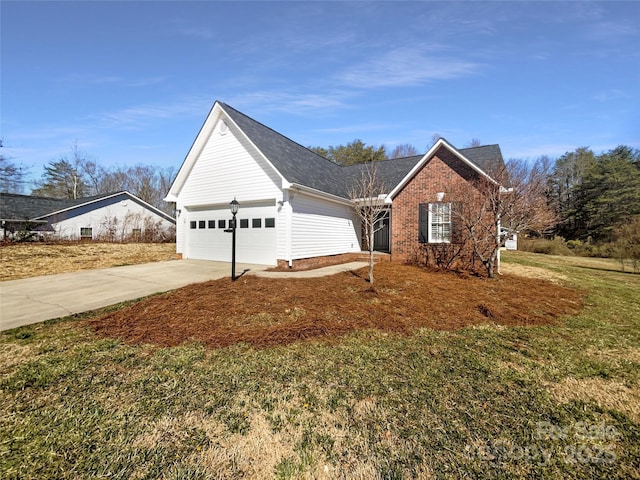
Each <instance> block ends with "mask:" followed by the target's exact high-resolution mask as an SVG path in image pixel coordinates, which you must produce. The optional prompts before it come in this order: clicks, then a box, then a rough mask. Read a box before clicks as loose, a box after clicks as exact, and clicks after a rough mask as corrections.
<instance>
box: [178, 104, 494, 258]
mask: <svg viewBox="0 0 640 480" xmlns="http://www.w3.org/2000/svg"><path fill="white" fill-rule="evenodd" d="M502 163H503V160H502V154H501V152H500V148H499V146H498V145H489V146H483V147H475V148H465V149H456V148H454V147H453V146H452V145H451V144H450V143H449V142H447V141H446V140H445V139H442V138H441V139H439V140H438V141H437V142H436V143H435V144H434V145H433V147H431V148H430V149H429V151H428V152H427V153H426V154H424V155H418V156H413V157H407V158H401V159H393V160H386V161H382V162H376V167H377V174H378V175H379V176H380V177H381V178H382V179H383V180H384V182H385V184H386V185H388V186H389V191H388V193H387V195H386V196H385V198H384V202H385V204H386V205H387V206H388V214H387V215H385V217H384V218H382V219H381V220H380V225H379V227H381V228H380V229H379V230H378V232H377V233H376V235H375V244H374V248H375V249H376V250H380V251H386V252H389V253H390V255H391V258H392V260H394V261H405V260H409V259H410V258H411V256H412V255H414V254H415V251H416V249H417V248H419V247H420V245H421V243H424V242H447V241H449V240H450V235H451V215H449V214H448V212H447V208H448V207H447V205H448V204H447V203H446V199H443V195H444V194H445V192H449V191H451V188H452V187H454V186H457V185H462V186H465V185H466V186H467V187H468V185H469V182H470V181H471V180H472V179H473V178H475V177H477V176H485V177H488V174H487V173H486V172H488V171H490V170H491V168H493V166H495V165H499V164H502ZM362 168H364V167H363V166H362V165H354V166H348V167H342V166H339V165H336V164H335V163H333V162H331V161H329V160H327V159H326V158H324V157H322V156H320V155H318V154H316V153H315V152H313V151H311V150H309V149H307V148H305V147H303V146H302V145H299V144H298V143H296V142H294V141H292V140H290V139H288V138H287V137H285V136H283V135H281V134H280V133H278V132H276V131H274V130H272V129H270V128H269V127H267V126H265V125H263V124H261V123H259V122H257V121H256V120H254V119H252V118H250V117H248V116H246V115H245V114H243V113H241V112H239V111H237V110H235V109H234V108H232V107H230V106H229V105H226V104H224V103H221V102H216V103H215V104H214V105H213V107H212V109H211V111H210V112H209V115H208V116H207V118H206V120H205V122H204V124H203V126H202V128H201V130H200V132H199V133H198V135H197V137H196V139H195V141H194V143H193V145H192V146H191V149H190V150H189V152H188V154H187V156H186V158H185V160H184V162H183V164H182V166H181V167H180V170H179V171H178V174H177V176H176V178H175V180H174V182H173V184H172V185H171V188H170V190H169V192H168V194H167V196H166V198H165V200H166V201H169V202H175V204H176V212H177V218H176V219H177V224H176V234H177V238H176V248H177V253H179V254H182V256H183V258H195V259H207V260H218V261H229V259H230V258H231V238H230V236H229V235H228V234H227V233H226V232H225V229H226V228H227V227H228V226H229V223H228V222H229V219H230V217H231V214H230V211H229V203H230V202H231V201H232V200H233V199H237V201H238V202H239V203H240V209H239V211H238V214H237V217H238V223H237V225H238V230H237V240H236V241H237V247H236V255H237V257H236V258H237V261H239V262H246V263H256V264H264V265H289V266H292V265H293V263H294V262H298V261H301V260H303V259H309V258H314V257H322V256H331V255H338V254H344V253H354V252H360V251H361V249H362V234H361V233H362V226H361V225H360V221H359V219H358V217H357V215H355V211H354V205H353V203H352V201H351V200H350V198H349V189H350V186H351V185H352V182H353V181H354V180H356V179H357V178H359V176H360V173H361V171H362V170H361V169H362ZM443 200H444V201H443ZM429 204H433V205H434V206H435V207H438V206H439V207H438V208H439V210H438V211H437V212H436V211H435V210H433V211H432V209H426V208H425V206H428V205H429ZM435 207H434V208H435ZM433 212H435V213H433Z"/></svg>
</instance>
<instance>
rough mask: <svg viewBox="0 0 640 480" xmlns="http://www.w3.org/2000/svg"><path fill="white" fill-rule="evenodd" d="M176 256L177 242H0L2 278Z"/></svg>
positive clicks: (144, 261)
mask: <svg viewBox="0 0 640 480" xmlns="http://www.w3.org/2000/svg"><path fill="white" fill-rule="evenodd" d="M175 258H176V244H175V243H101V242H82V243H80V242H66V243H65V242H60V243H51V244H49V243H39V242H26V243H16V244H5V245H0V281H5V280H17V279H20V278H29V277H36V276H40V275H51V274H54V273H65V272H75V271H77V270H88V269H93V268H109V267H119V266H122V265H134V264H138V263H148V262H160V261H165V260H173V259H175Z"/></svg>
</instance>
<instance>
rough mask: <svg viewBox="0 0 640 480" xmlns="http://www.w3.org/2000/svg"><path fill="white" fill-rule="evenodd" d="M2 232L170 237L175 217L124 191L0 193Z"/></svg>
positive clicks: (103, 237) (61, 236)
mask: <svg viewBox="0 0 640 480" xmlns="http://www.w3.org/2000/svg"><path fill="white" fill-rule="evenodd" d="M0 217H1V221H2V230H3V238H5V239H6V238H15V237H20V236H22V237H25V236H32V237H33V236H35V237H38V238H55V239H61V240H85V239H86V240H105V241H123V240H131V239H136V240H146V241H160V240H166V239H171V238H173V235H174V230H175V219H174V218H173V217H171V215H168V214H166V213H164V212H163V211H161V210H158V209H157V208H155V207H153V206H151V205H149V204H148V203H146V202H144V201H143V200H141V199H139V198H138V197H136V196H135V195H132V194H131V193H129V192H127V191H121V192H116V193H109V194H102V195H95V196H92V197H85V198H77V199H67V198H49V197H36V196H31V195H17V194H12V193H1V194H0Z"/></svg>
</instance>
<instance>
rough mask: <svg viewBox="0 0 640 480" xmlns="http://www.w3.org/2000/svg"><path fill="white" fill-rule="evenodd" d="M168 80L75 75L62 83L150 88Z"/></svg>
mask: <svg viewBox="0 0 640 480" xmlns="http://www.w3.org/2000/svg"><path fill="white" fill-rule="evenodd" d="M166 80H167V77H165V76H155V77H143V78H134V79H128V78H124V77H122V76H118V75H98V74H85V73H73V74H71V75H67V76H65V77H62V78H61V79H60V81H62V82H68V83H82V84H87V85H112V86H120V87H148V86H151V85H158V84H160V83H163V82H165V81H166Z"/></svg>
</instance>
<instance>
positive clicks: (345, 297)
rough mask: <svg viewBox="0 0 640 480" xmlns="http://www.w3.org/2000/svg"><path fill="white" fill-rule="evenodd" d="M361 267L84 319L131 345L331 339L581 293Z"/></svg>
mask: <svg viewBox="0 0 640 480" xmlns="http://www.w3.org/2000/svg"><path fill="white" fill-rule="evenodd" d="M365 272H366V269H362V270H361V271H358V272H345V273H341V274H338V275H334V276H331V277H321V278H311V279H303V278H298V279H294V278H289V279H278V280H274V279H269V278H258V277H254V276H245V277H242V278H240V279H239V280H237V281H236V282H231V281H230V280H229V279H221V280H214V281H210V282H205V283H200V284H195V285H189V286H187V287H184V288H181V289H179V290H176V291H174V292H171V293H166V294H163V295H159V296H155V297H153V298H149V299H147V300H144V301H142V302H139V303H137V304H134V305H132V306H129V307H127V308H123V309H120V310H118V311H116V312H112V313H110V314H107V315H104V316H102V317H99V318H97V319H94V320H91V321H89V322H88V323H89V324H90V325H91V326H92V327H93V328H95V330H96V331H97V332H98V333H99V334H100V335H102V336H106V337H116V338H121V339H123V340H124V341H126V342H129V343H150V344H156V345H162V346H175V345H179V344H182V343H185V342H200V343H203V344H206V345H209V346H211V347H224V346H228V345H232V344H236V343H243V342H245V343H249V344H251V345H254V346H256V347H267V346H273V345H280V344H288V343H291V342H295V341H299V340H305V339H314V338H331V337H336V336H340V335H343V334H345V333H348V332H350V331H353V330H356V329H379V330H383V331H389V332H396V333H401V334H408V333H410V332H412V331H413V330H414V329H417V328H423V327H426V328H434V329H444V330H451V329H458V328H462V327H466V326H470V325H482V324H487V323H491V324H498V325H539V324H546V323H550V322H554V321H556V320H557V319H558V318H560V317H562V316H565V315H574V314H576V313H577V312H578V311H579V310H580V308H581V305H582V293H581V292H578V291H576V290H574V289H571V288H568V287H565V286H561V285H556V284H553V283H551V282H548V281H545V280H540V279H531V278H522V277H516V276H509V275H503V276H502V277H501V278H498V279H494V280H490V279H483V278H477V277H467V278H461V277H459V276H456V275H454V274H452V273H443V272H433V271H429V270H425V269H422V268H419V267H412V266H405V265H397V264H389V263H382V264H379V265H377V266H376V278H377V280H376V284H375V289H372V288H370V286H369V284H368V283H367V281H366V280H365V278H366V273H365Z"/></svg>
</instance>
